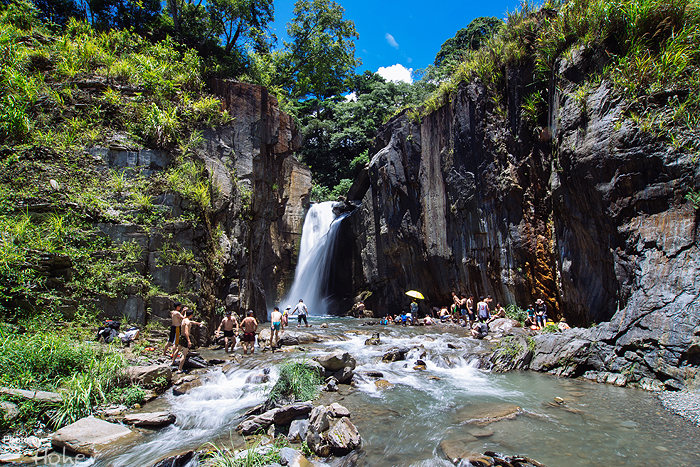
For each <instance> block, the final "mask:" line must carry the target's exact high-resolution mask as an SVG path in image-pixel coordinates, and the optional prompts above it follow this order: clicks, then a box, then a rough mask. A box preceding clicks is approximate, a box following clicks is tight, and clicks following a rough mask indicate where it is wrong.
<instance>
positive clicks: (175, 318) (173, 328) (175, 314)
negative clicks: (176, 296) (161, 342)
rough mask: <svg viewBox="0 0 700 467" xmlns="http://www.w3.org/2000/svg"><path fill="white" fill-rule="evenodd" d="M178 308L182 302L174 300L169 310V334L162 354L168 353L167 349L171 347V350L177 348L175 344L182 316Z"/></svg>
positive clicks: (178, 337)
mask: <svg viewBox="0 0 700 467" xmlns="http://www.w3.org/2000/svg"><path fill="white" fill-rule="evenodd" d="M180 310H182V303H180V302H175V304H174V306H173V309H172V310H170V336H169V337H168V342H166V343H165V348H164V349H163V355H168V349H170V348H171V347H172V349H173V351H174V350H175V349H177V344H178V341H179V340H180V325H181V324H182V319H183V318H184V316H183V315H182V313H181V312H180Z"/></svg>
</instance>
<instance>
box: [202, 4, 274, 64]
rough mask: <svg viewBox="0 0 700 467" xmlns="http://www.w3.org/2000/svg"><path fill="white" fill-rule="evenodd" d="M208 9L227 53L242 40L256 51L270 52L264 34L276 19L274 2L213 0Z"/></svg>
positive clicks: (213, 25)
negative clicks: (269, 24)
mask: <svg viewBox="0 0 700 467" xmlns="http://www.w3.org/2000/svg"><path fill="white" fill-rule="evenodd" d="M207 10H208V11H209V14H210V19H211V23H212V27H214V28H215V30H216V32H217V33H218V34H219V37H220V38H221V41H222V46H223V48H224V52H225V53H226V54H229V53H231V50H232V49H233V48H234V47H236V46H237V44H239V43H240V42H239V41H241V40H245V41H247V42H249V43H251V45H252V46H253V48H254V49H255V50H258V51H260V50H261V51H263V52H268V51H269V46H270V44H269V42H268V40H267V36H266V34H265V32H266V31H267V29H268V23H270V22H271V21H273V20H274V15H275V7H274V5H273V3H272V0H210V1H209V2H208V4H207Z"/></svg>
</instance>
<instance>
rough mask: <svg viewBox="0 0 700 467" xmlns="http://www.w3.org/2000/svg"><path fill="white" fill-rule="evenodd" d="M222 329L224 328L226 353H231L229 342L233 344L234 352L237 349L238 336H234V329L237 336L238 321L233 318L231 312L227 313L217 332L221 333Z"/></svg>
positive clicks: (232, 349)
mask: <svg viewBox="0 0 700 467" xmlns="http://www.w3.org/2000/svg"><path fill="white" fill-rule="evenodd" d="M221 328H224V352H226V353H228V352H229V350H228V348H229V342H230V343H231V352H233V351H234V350H235V348H236V336H234V335H233V329H234V328H235V329H236V335H237V334H238V321H236V320H235V318H232V317H231V312H230V311H227V312H226V317H225V318H224V319H222V320H221V324H219V328H218V329H217V330H216V332H217V333H219V332H221Z"/></svg>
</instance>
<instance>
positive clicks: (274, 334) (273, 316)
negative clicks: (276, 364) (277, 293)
mask: <svg viewBox="0 0 700 467" xmlns="http://www.w3.org/2000/svg"><path fill="white" fill-rule="evenodd" d="M270 321H272V327H271V330H270V347H272V351H273V352H274V351H275V347H277V346H279V342H280V328H281V327H282V313H280V309H279V307H275V308H274V309H273V310H272V313H270Z"/></svg>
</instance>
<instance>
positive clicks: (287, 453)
mask: <svg viewBox="0 0 700 467" xmlns="http://www.w3.org/2000/svg"><path fill="white" fill-rule="evenodd" d="M279 456H280V463H282V464H283V465H286V466H287V467H305V466H309V465H311V464H310V463H309V461H308V460H306V458H305V457H304V456H303V455H302V453H300V452H299V451H296V450H294V449H292V448H282V449H280V452H279Z"/></svg>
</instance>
